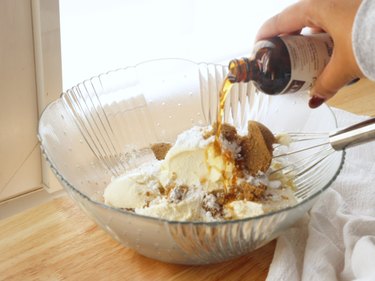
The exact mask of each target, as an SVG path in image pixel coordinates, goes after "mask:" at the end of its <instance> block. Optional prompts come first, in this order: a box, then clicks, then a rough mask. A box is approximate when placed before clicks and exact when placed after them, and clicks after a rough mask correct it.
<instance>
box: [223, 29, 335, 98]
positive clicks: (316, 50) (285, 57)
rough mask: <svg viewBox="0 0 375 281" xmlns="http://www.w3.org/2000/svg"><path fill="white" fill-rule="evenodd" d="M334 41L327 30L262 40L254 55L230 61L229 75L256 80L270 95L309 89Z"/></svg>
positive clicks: (240, 79)
mask: <svg viewBox="0 0 375 281" xmlns="http://www.w3.org/2000/svg"><path fill="white" fill-rule="evenodd" d="M332 49H333V41H332V39H331V38H330V37H329V36H328V35H327V34H325V33H324V34H314V35H308V36H303V35H289V36H280V37H273V38H270V39H267V40H261V41H259V42H257V43H256V44H255V46H254V50H253V53H252V55H251V57H250V58H241V59H235V60H232V61H230V63H229V73H228V79H229V80H230V81H231V82H232V83H235V82H248V81H250V80H251V81H253V83H254V85H255V87H256V88H257V89H258V90H259V91H261V92H263V93H265V94H269V95H279V94H284V93H293V92H298V91H303V90H308V89H310V88H311V86H312V85H313V83H314V81H315V80H316V78H317V76H318V75H319V74H320V73H321V71H322V70H323V69H324V67H325V66H326V65H327V63H328V61H329V59H330V56H331V54H332Z"/></svg>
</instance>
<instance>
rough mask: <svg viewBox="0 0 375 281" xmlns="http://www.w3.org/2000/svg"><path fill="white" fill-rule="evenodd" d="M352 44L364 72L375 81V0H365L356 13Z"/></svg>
mask: <svg viewBox="0 0 375 281" xmlns="http://www.w3.org/2000/svg"><path fill="white" fill-rule="evenodd" d="M352 32H353V33H352V44H353V50H354V55H355V58H356V60H357V63H358V65H359V68H360V69H361V71H362V72H363V74H364V75H365V76H366V77H367V78H368V79H370V80H373V81H375V0H363V1H362V3H361V5H360V7H359V9H358V12H357V14H356V17H355V20H354V25H353V31H352Z"/></svg>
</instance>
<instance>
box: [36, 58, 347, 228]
mask: <svg viewBox="0 0 375 281" xmlns="http://www.w3.org/2000/svg"><path fill="white" fill-rule="evenodd" d="M164 60H179V61H185V62H189V63H193V64H196V65H200V64H208V65H220V66H222V64H219V63H207V62H194V61H192V60H189V59H183V58H160V59H152V60H147V61H143V62H140V63H138V64H134V65H132V66H127V67H121V68H117V69H113V70H109V71H107V72H103V73H101V74H99V75H97V76H93V77H91V78H89V79H86V80H83V81H82V82H80V83H78V84H76V85H75V86H72V87H71V88H69V89H68V90H66V91H63V92H62V93H61V95H60V97H59V98H58V99H56V100H54V101H52V102H51V103H49V104H48V105H47V106H46V107H45V108H44V110H43V111H42V113H41V115H40V118H39V122H38V139H39V143H40V149H41V152H42V154H43V156H44V158H45V159H46V161H47V162H48V164H49V166H50V168H51V169H52V171H53V173H54V174H55V175H56V177H57V178H58V179H59V180H60V181H62V183H63V187H64V188H66V187H67V188H70V190H71V191H73V192H75V193H76V194H77V195H79V196H81V197H83V198H84V199H86V200H88V201H89V202H90V203H93V204H94V205H96V206H99V207H100V208H105V209H108V210H111V211H114V212H117V213H120V214H125V215H130V216H135V217H140V218H142V219H145V220H150V221H154V222H160V223H167V224H171V225H175V224H183V225H207V226H219V225H227V224H237V223H245V222H248V221H252V220H259V219H263V218H266V217H271V216H274V215H277V214H281V213H284V212H287V211H289V210H292V209H297V208H299V207H301V206H302V205H304V204H306V203H308V202H310V201H312V200H313V199H315V198H316V197H318V196H319V195H320V194H321V193H323V192H324V191H325V190H327V189H328V187H329V186H331V184H332V183H333V182H334V181H335V180H336V178H337V177H338V175H339V174H340V172H341V170H342V168H343V165H344V162H345V155H346V150H345V149H343V150H341V151H336V152H335V153H341V159H340V165H339V167H338V169H337V171H336V172H335V174H334V176H333V177H332V178H331V179H330V180H329V181H328V183H327V184H325V185H324V186H323V187H322V188H320V189H319V190H317V191H316V192H315V193H313V194H312V195H311V196H309V197H307V198H306V199H303V200H301V201H300V202H298V203H297V204H295V205H292V206H288V207H286V208H282V209H278V210H275V211H271V212H267V213H264V214H261V215H257V216H251V217H246V218H243V219H235V220H223V221H178V220H168V219H163V218H158V217H151V216H146V215H142V214H137V213H135V212H132V211H127V210H125V209H120V208H116V207H112V206H110V205H107V204H105V203H102V202H99V201H96V200H93V199H91V198H90V197H89V196H87V195H86V194H84V193H82V192H81V191H79V190H78V189H76V188H75V187H74V186H73V185H72V184H71V183H70V182H69V181H67V180H66V179H65V178H64V177H63V176H62V175H61V174H60V173H59V172H58V170H57V168H56V167H55V165H54V164H53V163H52V161H51V160H50V158H49V156H48V152H47V151H46V149H45V148H44V146H43V141H42V138H41V137H40V133H39V132H40V125H41V124H40V123H41V122H40V121H41V120H42V119H43V115H44V113H45V112H46V111H47V109H48V108H49V107H50V106H52V105H53V104H54V103H58V102H60V100H62V98H63V96H64V95H66V94H67V92H68V91H69V90H71V89H73V88H75V87H78V86H79V85H82V84H84V83H86V82H87V81H90V80H92V79H96V78H98V77H101V76H103V75H108V74H110V73H112V72H116V71H121V70H126V69H129V68H134V67H137V66H138V65H142V64H146V63H150V62H157V61H164ZM322 106H324V107H326V108H327V109H328V111H329V112H330V114H331V115H332V117H333V121H334V124H335V127H336V129H337V128H338V122H337V118H336V115H335V113H334V112H333V110H332V108H331V107H330V106H329V105H327V104H323V105H322ZM103 169H104V168H103ZM68 194H69V192H68Z"/></svg>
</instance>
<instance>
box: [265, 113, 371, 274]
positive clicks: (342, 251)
mask: <svg viewBox="0 0 375 281" xmlns="http://www.w3.org/2000/svg"><path fill="white" fill-rule="evenodd" d="M334 113H335V115H336V117H337V119H338V121H339V126H340V127H345V126H348V125H351V124H354V123H356V122H360V121H363V120H365V119H367V118H368V117H366V116H359V115H354V114H352V113H349V112H346V111H343V110H339V109H334ZM346 153H347V154H346V159H345V163H344V167H343V170H342V171H341V173H340V175H339V176H338V177H337V179H336V181H335V182H334V183H333V184H332V186H331V187H330V188H328V190H327V191H326V192H324V193H323V194H322V196H321V197H320V199H319V200H318V201H317V203H315V205H314V206H313V208H312V209H311V211H310V212H309V214H307V215H306V216H305V217H304V218H303V219H302V220H301V221H299V222H298V223H297V224H296V225H295V226H294V227H292V228H290V229H288V230H287V231H286V232H285V233H284V234H283V235H282V236H280V237H279V238H278V241H277V245H276V250H275V254H274V258H273V261H272V263H271V267H270V270H269V273H268V276H267V281H273V280H277V281H280V280H288V281H294V280H319V281H324V280H329V281H334V280H344V281H346V280H361V281H365V280H366V281H370V280H375V141H373V142H370V143H366V144H363V145H359V146H356V147H352V148H348V149H347V150H346Z"/></svg>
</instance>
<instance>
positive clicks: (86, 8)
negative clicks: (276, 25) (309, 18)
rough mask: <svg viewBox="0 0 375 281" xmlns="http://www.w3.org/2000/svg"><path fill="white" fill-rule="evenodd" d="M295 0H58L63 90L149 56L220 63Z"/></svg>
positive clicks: (241, 50) (241, 51)
mask: <svg viewBox="0 0 375 281" xmlns="http://www.w3.org/2000/svg"><path fill="white" fill-rule="evenodd" d="M293 2H295V0H263V1H252V0H231V1H228V0H216V1H215V0H159V1H152V0H138V1H131V0H125V1H121V0H78V1H77V0H62V1H60V13H61V38H62V60H63V78H64V79H63V85H64V89H67V88H70V87H71V86H73V85H75V84H77V83H78V82H81V81H82V80H84V79H86V78H89V77H91V76H93V75H97V74H99V73H102V72H105V71H107V70H110V69H114V68H118V67H124V66H128V65H134V64H136V63H138V62H141V61H145V60H148V59H155V58H163V57H181V58H186V59H191V60H193V61H197V62H199V61H206V62H223V61H226V60H228V59H230V58H233V57H235V56H239V55H245V54H247V53H249V52H250V51H251V47H252V44H253V41H254V37H255V34H256V31H257V29H258V27H259V26H260V24H261V23H262V22H263V21H264V20H266V19H267V18H268V17H270V16H272V15H273V14H275V13H276V12H278V11H280V10H281V9H282V8H284V7H286V6H287V5H289V4H291V3H293Z"/></svg>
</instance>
